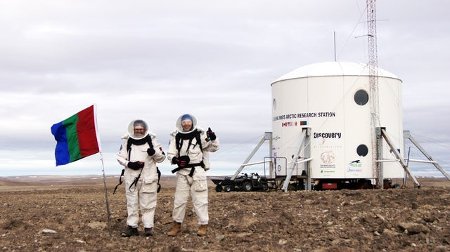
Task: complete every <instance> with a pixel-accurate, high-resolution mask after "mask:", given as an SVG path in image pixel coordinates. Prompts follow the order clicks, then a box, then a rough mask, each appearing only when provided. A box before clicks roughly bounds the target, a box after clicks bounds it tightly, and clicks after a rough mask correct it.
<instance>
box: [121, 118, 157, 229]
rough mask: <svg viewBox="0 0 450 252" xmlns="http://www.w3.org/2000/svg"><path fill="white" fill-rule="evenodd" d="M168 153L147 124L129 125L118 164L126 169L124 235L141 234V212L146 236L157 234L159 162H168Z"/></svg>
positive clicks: (136, 122) (135, 121) (140, 122)
mask: <svg viewBox="0 0 450 252" xmlns="http://www.w3.org/2000/svg"><path fill="white" fill-rule="evenodd" d="M164 159H165V154H164V152H163V150H162V147H161V145H160V144H159V143H158V141H157V140H156V136H155V135H153V134H151V133H149V132H148V126H147V123H145V122H144V121H143V120H134V121H132V122H131V123H130V124H129V126H128V135H126V136H125V137H123V143H122V146H121V147H120V151H119V153H118V154H117V161H118V162H119V163H120V164H121V165H123V166H124V167H125V174H124V179H125V190H126V193H125V194H126V197H127V212H128V218H127V225H128V226H127V229H126V230H125V231H124V232H123V233H122V236H125V237H129V236H132V235H139V233H138V231H137V227H138V223H139V209H140V210H141V215H142V222H143V224H144V230H145V235H146V236H150V235H152V234H153V231H152V229H153V223H154V217H155V209H156V198H157V189H158V173H157V167H156V163H160V162H162V161H164Z"/></svg>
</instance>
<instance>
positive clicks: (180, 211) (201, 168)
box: [167, 114, 219, 236]
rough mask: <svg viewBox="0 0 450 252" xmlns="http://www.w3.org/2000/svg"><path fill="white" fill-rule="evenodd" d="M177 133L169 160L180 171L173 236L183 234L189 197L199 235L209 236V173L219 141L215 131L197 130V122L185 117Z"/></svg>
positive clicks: (175, 170)
mask: <svg viewBox="0 0 450 252" xmlns="http://www.w3.org/2000/svg"><path fill="white" fill-rule="evenodd" d="M176 125H177V130H176V131H175V132H173V133H172V134H171V136H172V139H171V141H170V145H169V151H168V153H167V158H168V159H169V160H170V161H171V162H172V164H176V165H177V166H178V167H177V168H175V169H174V170H172V172H176V173H177V185H176V190H175V199H174V208H173V213H172V218H173V220H174V223H173V226H172V228H171V230H170V231H169V232H168V233H167V234H168V235H169V236H175V235H177V233H178V232H179V231H180V230H181V223H182V222H183V220H184V216H185V212H186V204H187V201H188V198H189V195H191V197H192V202H193V205H194V210H195V213H196V215H197V220H198V224H199V225H200V227H199V230H198V232H197V234H198V235H200V236H203V235H206V232H207V229H206V228H207V225H208V221H209V216H208V183H207V180H206V179H207V178H206V170H208V169H209V160H208V152H215V151H217V150H218V149H219V141H218V139H217V137H216V135H215V133H214V132H212V130H211V129H208V131H204V130H202V129H200V128H198V127H197V119H196V118H195V117H193V116H192V115H189V114H185V115H182V116H180V117H179V118H178V120H177V123H176Z"/></svg>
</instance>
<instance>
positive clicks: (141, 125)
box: [128, 119, 148, 140]
mask: <svg viewBox="0 0 450 252" xmlns="http://www.w3.org/2000/svg"><path fill="white" fill-rule="evenodd" d="M147 134H148V125H147V123H146V122H145V121H144V120H141V119H136V120H133V121H131V122H130V124H129V125H128V135H129V136H130V137H131V138H133V139H135V140H140V139H142V138H144V137H146V136H147Z"/></svg>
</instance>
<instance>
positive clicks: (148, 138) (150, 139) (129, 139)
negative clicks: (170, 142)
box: [113, 135, 161, 194]
mask: <svg viewBox="0 0 450 252" xmlns="http://www.w3.org/2000/svg"><path fill="white" fill-rule="evenodd" d="M144 139H145V140H146V142H147V143H148V146H149V148H150V149H153V143H152V138H151V137H150V135H147V136H146V137H145V138H144ZM132 144H133V143H132V141H131V138H128V139H127V152H128V160H130V150H131V145H132ZM156 172H157V173H158V189H157V192H159V191H161V184H160V183H159V181H160V180H161V171H160V170H159V168H158V166H156ZM141 173H142V169H141V172H140V173H139V175H138V176H137V177H136V178H135V179H134V180H135V181H134V182H133V183H132V184H131V185H130V188H131V187H132V186H133V185H134V184H136V183H137V181H138V180H139V178H140V177H141ZM124 174H125V168H124V169H122V172H121V174H120V176H119V183H118V184H117V185H116V187H115V188H114V192H113V194H115V193H116V190H117V187H118V186H120V185H121V184H122V177H123V175H124Z"/></svg>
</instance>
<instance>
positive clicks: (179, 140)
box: [172, 129, 209, 177]
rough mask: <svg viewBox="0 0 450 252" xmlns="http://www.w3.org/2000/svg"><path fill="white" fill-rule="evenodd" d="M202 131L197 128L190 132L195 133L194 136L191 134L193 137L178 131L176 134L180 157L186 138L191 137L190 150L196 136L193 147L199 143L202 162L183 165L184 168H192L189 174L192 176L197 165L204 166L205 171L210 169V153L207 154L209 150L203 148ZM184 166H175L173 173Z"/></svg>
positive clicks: (176, 144)
mask: <svg viewBox="0 0 450 252" xmlns="http://www.w3.org/2000/svg"><path fill="white" fill-rule="evenodd" d="M200 133H201V132H200V131H199V130H197V129H195V130H194V131H193V132H191V133H189V134H193V136H191V137H187V138H186V137H185V138H183V137H182V135H183V134H181V133H177V134H176V135H175V146H176V149H177V151H178V155H177V157H178V158H180V150H181V147H182V146H183V142H184V140H186V139H189V143H188V147H187V150H189V148H190V147H191V146H192V140H193V139H194V138H195V140H196V143H195V144H194V145H193V147H192V148H195V146H197V144H198V146H199V148H200V150H201V152H202V161H200V163H196V164H188V165H187V166H186V167H183V168H192V169H191V172H190V173H189V176H191V177H192V176H193V174H194V170H195V167H196V166H200V167H202V168H203V169H204V170H205V171H207V170H209V160H208V157H209V155H208V154H207V152H208V151H205V150H203V146H202V140H201V138H200ZM183 168H180V167H178V168H175V169H173V170H172V173H175V172H177V171H179V170H181V169H183Z"/></svg>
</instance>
